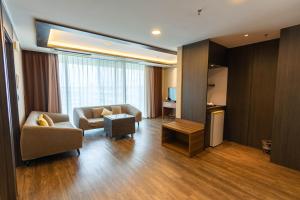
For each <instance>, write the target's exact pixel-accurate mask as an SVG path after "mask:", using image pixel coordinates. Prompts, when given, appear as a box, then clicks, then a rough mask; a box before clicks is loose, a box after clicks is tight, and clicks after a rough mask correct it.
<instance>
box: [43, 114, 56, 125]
mask: <svg viewBox="0 0 300 200" xmlns="http://www.w3.org/2000/svg"><path fill="white" fill-rule="evenodd" d="M43 118H44V119H45V120H46V121H47V123H48V124H49V126H54V122H53V120H52V119H51V117H49V115H46V114H43Z"/></svg>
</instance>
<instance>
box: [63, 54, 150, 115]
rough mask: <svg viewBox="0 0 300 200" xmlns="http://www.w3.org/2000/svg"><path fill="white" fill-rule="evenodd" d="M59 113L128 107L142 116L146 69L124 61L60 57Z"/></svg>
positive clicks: (69, 56)
mask: <svg viewBox="0 0 300 200" xmlns="http://www.w3.org/2000/svg"><path fill="white" fill-rule="evenodd" d="M58 58H59V71H60V88H61V99H62V111H63V113H67V114H69V115H70V116H72V115H73V108H74V107H83V106H100V105H112V104H123V103H128V104H131V105H133V106H135V107H137V108H138V109H140V110H141V111H142V113H145V89H144V88H145V81H144V79H145V78H144V77H145V75H144V74H145V73H144V70H145V66H144V65H141V64H138V63H133V62H126V61H123V60H106V59H100V58H89V57H80V56H74V55H65V54H60V55H59V56H58Z"/></svg>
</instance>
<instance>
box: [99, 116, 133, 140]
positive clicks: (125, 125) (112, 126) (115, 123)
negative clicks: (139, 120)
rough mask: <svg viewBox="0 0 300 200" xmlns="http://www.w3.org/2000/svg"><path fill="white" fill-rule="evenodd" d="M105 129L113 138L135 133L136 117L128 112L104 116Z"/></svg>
mask: <svg viewBox="0 0 300 200" xmlns="http://www.w3.org/2000/svg"><path fill="white" fill-rule="evenodd" d="M104 130H105V132H106V135H107V136H109V137H111V138H113V137H114V138H120V137H122V136H126V135H128V134H131V137H132V138H133V134H134V133H135V117H134V116H132V115H128V114H117V115H108V116H104Z"/></svg>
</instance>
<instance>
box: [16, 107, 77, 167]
mask: <svg viewBox="0 0 300 200" xmlns="http://www.w3.org/2000/svg"><path fill="white" fill-rule="evenodd" d="M42 113H45V114H47V115H48V116H49V117H50V118H51V119H52V120H53V122H54V126H50V127H42V126H39V125H38V124H37V119H38V116H39V115H40V114H42ZM81 147H82V130H81V129H77V128H75V127H74V126H73V124H72V123H71V122H70V121H69V116H68V115H63V114H57V113H46V112H35V111H33V112H31V113H30V115H29V117H28V118H27V120H26V122H25V124H24V126H23V128H22V132H21V154H22V160H23V161H28V160H32V159H35V158H40V157H43V156H48V155H53V154H57V153H62V152H66V151H71V150H75V149H76V150H77V152H78V154H80V151H79V149H80V148H81Z"/></svg>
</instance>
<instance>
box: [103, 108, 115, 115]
mask: <svg viewBox="0 0 300 200" xmlns="http://www.w3.org/2000/svg"><path fill="white" fill-rule="evenodd" d="M101 115H102V116H106V115H112V112H111V111H110V110H107V109H106V108H104V109H103V111H102V114H101Z"/></svg>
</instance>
